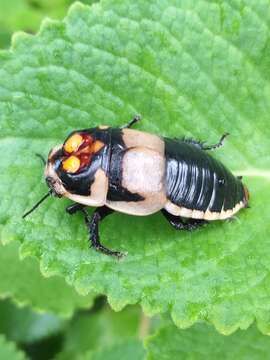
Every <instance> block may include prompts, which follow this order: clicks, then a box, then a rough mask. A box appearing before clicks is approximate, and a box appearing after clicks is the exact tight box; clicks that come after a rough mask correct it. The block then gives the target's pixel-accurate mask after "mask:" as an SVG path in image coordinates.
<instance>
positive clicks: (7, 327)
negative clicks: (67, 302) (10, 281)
mask: <svg viewBox="0 0 270 360" xmlns="http://www.w3.org/2000/svg"><path fill="white" fill-rule="evenodd" d="M65 324H66V321H65V320H63V319H61V318H58V317H57V316H55V315H52V314H48V313H47V314H38V313H36V312H34V311H32V310H31V309H30V308H28V307H26V308H18V307H16V306H15V305H13V304H12V303H11V302H10V301H1V302H0V333H4V334H5V335H6V337H7V338H8V339H9V340H12V341H15V342H17V343H32V342H34V341H38V340H41V339H43V338H46V337H48V336H51V335H54V334H57V333H59V332H60V331H61V330H62V329H63V327H64V326H65Z"/></svg>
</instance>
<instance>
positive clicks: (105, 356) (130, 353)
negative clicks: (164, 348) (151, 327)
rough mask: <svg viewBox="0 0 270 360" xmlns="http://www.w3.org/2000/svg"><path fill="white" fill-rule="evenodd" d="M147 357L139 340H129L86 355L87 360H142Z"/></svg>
mask: <svg viewBox="0 0 270 360" xmlns="http://www.w3.org/2000/svg"><path fill="white" fill-rule="evenodd" d="M144 357H145V351H144V349H143V345H142V343H141V342H140V341H139V340H129V341H125V342H122V343H121V344H118V345H114V346H111V347H109V348H107V349H104V350H100V351H95V352H91V353H88V354H86V355H85V357H84V358H83V359H85V360H126V359H129V360H142V359H144Z"/></svg>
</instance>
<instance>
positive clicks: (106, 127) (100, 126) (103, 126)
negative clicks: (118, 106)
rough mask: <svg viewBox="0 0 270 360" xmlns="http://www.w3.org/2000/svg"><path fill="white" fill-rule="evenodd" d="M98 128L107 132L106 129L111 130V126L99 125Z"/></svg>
mask: <svg viewBox="0 0 270 360" xmlns="http://www.w3.org/2000/svg"><path fill="white" fill-rule="evenodd" d="M98 128H99V129H101V130H106V129H109V126H108V125H99V127H98Z"/></svg>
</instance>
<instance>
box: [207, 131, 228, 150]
mask: <svg viewBox="0 0 270 360" xmlns="http://www.w3.org/2000/svg"><path fill="white" fill-rule="evenodd" d="M228 135H229V133H225V134H223V135H222V136H221V138H220V140H219V142H218V143H216V144H213V145H209V146H204V145H202V150H215V149H217V148H219V147H221V146H222V145H223V142H224V139H225V138H226V137H227V136H228Z"/></svg>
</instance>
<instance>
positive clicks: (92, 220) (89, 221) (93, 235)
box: [66, 203, 124, 259]
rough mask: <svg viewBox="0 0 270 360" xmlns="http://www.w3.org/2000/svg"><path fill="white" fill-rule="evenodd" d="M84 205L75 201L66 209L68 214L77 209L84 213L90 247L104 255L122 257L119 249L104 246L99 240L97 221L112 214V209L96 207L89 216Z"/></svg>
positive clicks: (73, 212)
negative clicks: (114, 249)
mask: <svg viewBox="0 0 270 360" xmlns="http://www.w3.org/2000/svg"><path fill="white" fill-rule="evenodd" d="M85 207H86V206H85V205H82V204H77V203H75V204H72V205H70V206H68V207H67V208H66V211H67V212H68V213H69V214H70V215H72V214H75V213H76V212H77V211H81V212H82V213H83V214H84V219H85V223H86V226H87V228H88V230H89V234H90V241H91V247H93V248H94V249H95V250H97V251H100V252H102V253H103V254H106V255H111V256H116V257H117V258H119V259H120V258H121V257H123V256H124V254H123V253H121V252H120V251H113V250H110V249H108V248H106V247H105V246H104V245H102V244H101V243H100V240H99V222H100V221H102V220H103V219H104V218H105V217H106V216H108V215H110V214H112V213H113V212H114V210H112V209H110V208H108V207H107V206H102V207H100V208H97V209H96V210H95V211H94V213H93V214H92V216H89V214H88V212H87V210H86V209H85Z"/></svg>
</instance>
